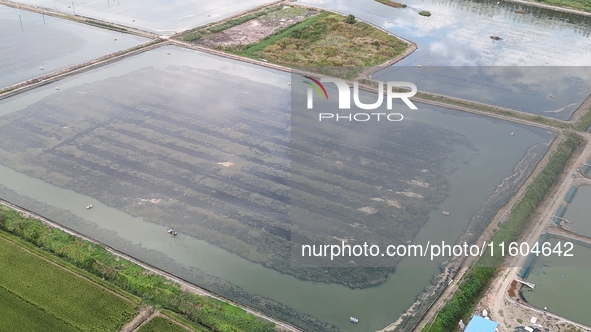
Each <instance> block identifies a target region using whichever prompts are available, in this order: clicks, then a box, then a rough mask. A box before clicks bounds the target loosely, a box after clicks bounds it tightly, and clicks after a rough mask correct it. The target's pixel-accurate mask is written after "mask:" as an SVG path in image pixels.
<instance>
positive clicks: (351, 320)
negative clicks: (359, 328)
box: [349, 316, 359, 324]
mask: <svg viewBox="0 0 591 332" xmlns="http://www.w3.org/2000/svg"><path fill="white" fill-rule="evenodd" d="M349 321H350V322H351V323H353V324H357V323H358V322H359V319H357V318H355V317H353V316H351V317H349Z"/></svg>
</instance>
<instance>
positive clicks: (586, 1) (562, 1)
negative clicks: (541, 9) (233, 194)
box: [535, 0, 591, 12]
mask: <svg viewBox="0 0 591 332" xmlns="http://www.w3.org/2000/svg"><path fill="white" fill-rule="evenodd" d="M535 2H539V3H543V4H546V5H551V6H558V7H565V8H572V9H577V10H581V11H584V12H591V0H535Z"/></svg>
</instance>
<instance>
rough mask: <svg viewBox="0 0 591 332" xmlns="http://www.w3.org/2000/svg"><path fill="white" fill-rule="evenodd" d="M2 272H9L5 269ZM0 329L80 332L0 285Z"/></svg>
mask: <svg viewBox="0 0 591 332" xmlns="http://www.w3.org/2000/svg"><path fill="white" fill-rule="evenodd" d="M2 273H7V272H5V271H3V272H2ZM0 308H2V310H0V331H11V332H30V331H61V332H78V331H79V330H78V329H76V328H75V327H73V326H71V325H68V324H66V323H65V322H63V321H61V320H59V319H57V318H55V317H53V316H52V315H50V314H48V313H46V312H44V311H43V310H41V309H39V308H37V307H36V306H34V305H32V304H31V303H28V302H27V301H25V300H23V299H22V298H20V297H18V296H16V295H14V294H13V293H11V292H8V291H7V290H5V289H4V288H2V287H0Z"/></svg>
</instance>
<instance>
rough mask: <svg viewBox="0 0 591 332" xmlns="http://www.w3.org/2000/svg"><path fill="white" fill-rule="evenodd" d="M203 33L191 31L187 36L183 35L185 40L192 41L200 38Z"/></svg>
mask: <svg viewBox="0 0 591 332" xmlns="http://www.w3.org/2000/svg"><path fill="white" fill-rule="evenodd" d="M202 36H203V35H202V34H201V33H199V32H197V31H193V32H189V33H187V34H186V35H185V36H183V40H184V41H186V42H191V41H194V40H199V39H200V38H201V37H202Z"/></svg>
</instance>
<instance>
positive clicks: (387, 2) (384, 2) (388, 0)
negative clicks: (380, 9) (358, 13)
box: [375, 0, 406, 8]
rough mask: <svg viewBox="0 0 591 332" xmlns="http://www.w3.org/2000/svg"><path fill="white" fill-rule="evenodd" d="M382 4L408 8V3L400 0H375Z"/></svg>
mask: <svg viewBox="0 0 591 332" xmlns="http://www.w3.org/2000/svg"><path fill="white" fill-rule="evenodd" d="M375 1H377V2H379V3H381V4H384V5H386V6H390V7H394V8H406V5H405V4H403V3H400V2H395V1H390V0H375Z"/></svg>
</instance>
